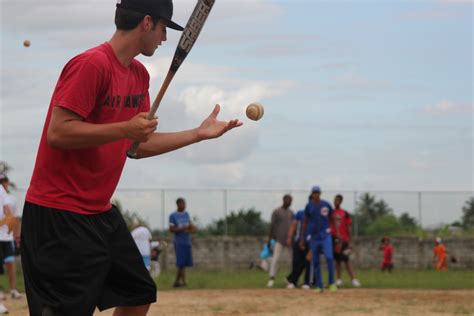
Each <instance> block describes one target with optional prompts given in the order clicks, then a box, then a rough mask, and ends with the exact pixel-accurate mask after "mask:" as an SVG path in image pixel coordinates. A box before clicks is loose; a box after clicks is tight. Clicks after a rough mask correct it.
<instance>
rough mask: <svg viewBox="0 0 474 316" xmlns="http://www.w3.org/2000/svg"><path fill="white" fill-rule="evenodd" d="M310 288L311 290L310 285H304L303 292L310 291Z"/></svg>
mask: <svg viewBox="0 0 474 316" xmlns="http://www.w3.org/2000/svg"><path fill="white" fill-rule="evenodd" d="M310 288H311V287H310V286H309V285H308V284H303V285H302V286H301V289H303V290H309V289H310Z"/></svg>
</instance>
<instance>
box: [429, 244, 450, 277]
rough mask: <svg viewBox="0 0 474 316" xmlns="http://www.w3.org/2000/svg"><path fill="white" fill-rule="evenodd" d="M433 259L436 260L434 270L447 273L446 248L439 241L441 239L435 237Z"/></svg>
mask: <svg viewBox="0 0 474 316" xmlns="http://www.w3.org/2000/svg"><path fill="white" fill-rule="evenodd" d="M433 253H434V257H435V259H436V260H437V262H436V270H438V271H448V263H447V260H446V259H447V255H446V247H445V246H444V244H443V243H442V241H441V238H439V237H436V241H435V246H434V248H433Z"/></svg>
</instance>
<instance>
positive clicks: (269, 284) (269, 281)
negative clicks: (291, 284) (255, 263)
mask: <svg viewBox="0 0 474 316" xmlns="http://www.w3.org/2000/svg"><path fill="white" fill-rule="evenodd" d="M273 284H275V281H274V280H268V283H267V287H273Z"/></svg>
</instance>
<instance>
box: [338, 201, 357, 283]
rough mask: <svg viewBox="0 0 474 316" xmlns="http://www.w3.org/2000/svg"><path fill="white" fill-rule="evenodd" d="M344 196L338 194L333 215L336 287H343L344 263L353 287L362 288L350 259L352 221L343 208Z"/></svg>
mask: <svg viewBox="0 0 474 316" xmlns="http://www.w3.org/2000/svg"><path fill="white" fill-rule="evenodd" d="M343 199H344V198H343V196H342V195H340V194H338V195H336V197H335V198H334V212H333V213H332V221H331V234H332V238H333V245H334V259H335V261H336V276H337V280H336V285H337V286H338V287H339V286H342V284H343V282H342V278H341V275H342V264H341V263H342V262H344V265H345V266H346V269H347V272H348V273H349V276H350V277H351V280H352V285H353V286H355V287H360V282H359V280H357V279H356V277H355V273H354V269H353V267H352V262H351V259H350V257H349V254H350V252H351V251H352V248H351V246H350V242H351V226H352V219H351V216H350V215H349V213H348V212H347V211H346V210H344V209H343V208H342V207H341V204H342V201H343Z"/></svg>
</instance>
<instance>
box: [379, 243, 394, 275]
mask: <svg viewBox="0 0 474 316" xmlns="http://www.w3.org/2000/svg"><path fill="white" fill-rule="evenodd" d="M381 243H382V244H381V246H380V250H381V251H383V261H382V264H381V266H380V269H381V270H382V271H386V270H387V271H388V272H392V270H393V261H392V260H393V247H392V242H391V241H390V237H388V236H385V237H383V238H382V241H381Z"/></svg>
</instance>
